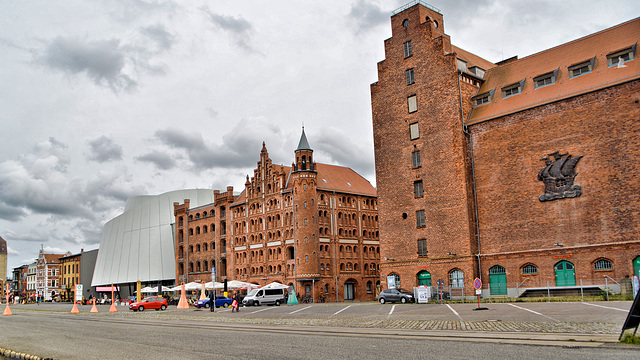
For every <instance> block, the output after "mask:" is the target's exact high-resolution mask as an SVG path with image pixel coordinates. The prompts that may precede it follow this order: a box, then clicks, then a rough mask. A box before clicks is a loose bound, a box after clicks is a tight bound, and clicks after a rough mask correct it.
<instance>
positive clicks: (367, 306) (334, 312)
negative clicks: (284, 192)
mask: <svg viewBox="0 0 640 360" xmlns="http://www.w3.org/2000/svg"><path fill="white" fill-rule="evenodd" d="M631 305H632V302H631V301H611V302H551V303H546V302H516V303H495V304H481V306H482V307H486V308H487V310H475V309H476V308H477V304H475V303H466V304H399V303H398V304H384V305H382V304H379V303H375V302H364V303H358V302H354V303H326V304H298V305H294V306H287V305H282V306H256V307H241V308H240V312H239V313H231V309H230V308H226V309H225V308H218V309H216V311H215V312H214V313H211V312H210V311H209V310H208V309H196V308H194V307H191V308H190V309H188V310H178V309H176V308H175V306H169V308H168V309H167V310H166V311H158V312H156V311H153V310H146V311H145V314H146V313H152V314H157V315H160V314H167V315H177V314H180V315H181V316H187V317H188V316H196V317H201V316H216V317H235V318H239V319H246V320H250V319H298V320H308V319H321V320H358V321H387V320H410V321H423V322H424V321H440V322H456V321H457V322H495V321H501V322H538V323H540V322H542V323H608V324H620V325H622V324H623V323H624V321H625V319H626V317H627V313H628V311H629V309H630V307H631ZM72 306H73V305H71V304H68V303H62V304H61V303H46V304H41V305H35V304H29V305H13V306H12V311H13V312H14V313H18V312H20V311H21V309H25V310H29V311H34V310H35V311H38V310H40V311H55V312H61V313H64V312H70V310H71V308H72ZM97 308H98V311H99V313H100V314H102V315H107V314H115V313H109V308H110V306H108V305H103V306H98V307H97ZM78 309H79V310H80V312H81V313H88V312H89V310H90V309H91V306H90V305H80V306H78ZM105 313H106V314H105ZM118 313H119V314H120V315H124V314H123V313H127V314H129V313H130V315H128V316H138V315H142V314H141V313H135V314H134V313H133V312H131V311H130V310H129V309H128V308H127V307H126V306H119V307H118Z"/></svg>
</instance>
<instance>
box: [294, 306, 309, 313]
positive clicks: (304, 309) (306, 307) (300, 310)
mask: <svg viewBox="0 0 640 360" xmlns="http://www.w3.org/2000/svg"><path fill="white" fill-rule="evenodd" d="M310 307H311V306H307V307H304V308H302V309H298V310H296V311H292V312H290V313H289V314H295V313H297V312H298V311H302V310H305V309H308V308H310Z"/></svg>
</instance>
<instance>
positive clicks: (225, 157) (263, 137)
mask: <svg viewBox="0 0 640 360" xmlns="http://www.w3.org/2000/svg"><path fill="white" fill-rule="evenodd" d="M155 136H156V138H157V139H158V140H160V141H161V142H162V143H163V144H165V145H167V146H169V147H171V148H174V149H180V150H183V151H185V152H186V154H187V157H188V159H189V161H190V162H191V164H192V165H193V168H194V170H203V169H211V168H214V167H221V168H226V169H244V168H248V167H251V166H254V165H255V162H256V160H257V157H258V156H259V152H260V146H261V144H262V142H263V141H265V142H266V143H267V145H270V146H269V151H270V155H271V158H272V159H273V160H274V161H278V160H277V159H278V158H286V159H287V161H290V159H291V158H292V156H293V155H289V156H287V155H285V154H287V152H283V151H282V144H283V142H282V139H283V138H285V135H284V134H283V133H282V131H281V130H280V128H279V127H278V126H277V125H275V124H271V123H269V122H267V121H265V120H264V119H251V120H242V121H240V122H239V123H238V124H237V125H236V127H235V128H234V129H232V130H231V131H230V132H229V133H228V134H226V135H224V136H223V137H222V139H223V140H222V141H223V142H222V143H221V144H205V142H204V139H203V138H202V136H201V135H200V134H199V133H191V134H189V133H186V132H184V131H182V130H180V129H165V130H159V131H157V132H156V134H155ZM291 151H293V150H291ZM291 154H292V153H291Z"/></svg>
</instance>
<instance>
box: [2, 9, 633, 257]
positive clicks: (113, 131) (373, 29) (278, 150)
mask: <svg viewBox="0 0 640 360" xmlns="http://www.w3.org/2000/svg"><path fill="white" fill-rule="evenodd" d="M407 2H408V1H407V0H400V1H397V0H322V1H318V0H315V1H309V0H296V1H281V0H271V1H260V0H247V1H236V0H215V1H198V0H189V1H169V0H166V1H165V0H130V1H121V0H99V1H97V0H96V1H89V0H77V1H73V0H61V1H55V2H51V1H49V0H42V1H35V0H34V1H13V0H0V126H1V131H0V236H2V237H3V238H4V239H5V240H7V242H8V247H9V269H11V268H13V267H15V266H19V265H21V264H25V263H28V262H30V261H31V260H32V259H34V258H35V257H36V256H37V254H38V249H39V248H40V247H41V246H44V248H45V250H48V251H56V252H61V253H63V252H66V251H72V252H74V253H75V252H79V251H80V249H81V248H84V249H87V250H88V249H94V248H97V247H98V244H99V242H100V236H101V230H102V226H103V224H104V223H105V222H106V221H108V220H110V219H111V218H113V217H115V216H117V215H118V214H119V213H121V212H122V209H123V206H124V203H125V201H126V199H127V198H128V197H130V196H133V195H142V194H160V193H164V192H167V191H172V190H177V189H184V188H212V189H223V190H224V189H226V186H227V185H232V186H234V187H235V188H236V190H241V189H242V187H243V186H244V179H245V176H246V175H247V174H252V169H253V168H254V167H255V165H256V162H257V161H258V157H259V153H260V149H261V145H262V142H263V141H264V142H266V145H267V148H268V150H269V153H270V155H271V158H272V159H273V160H274V162H275V163H281V164H290V163H291V162H292V160H293V150H294V149H295V146H296V145H297V141H298V140H299V137H300V132H301V127H302V126H303V125H304V126H305V132H306V134H307V137H308V139H309V142H310V145H311V147H312V148H314V150H315V156H316V161H319V162H324V163H332V164H339V165H343V166H348V167H351V168H353V169H354V170H356V171H358V172H359V173H360V174H362V175H363V176H364V177H366V178H367V179H369V180H370V181H371V182H372V184H375V174H374V156H373V134H372V125H371V105H370V95H369V85H370V84H371V83H373V82H375V81H376V80H377V73H376V63H377V62H378V61H380V60H383V58H384V47H383V41H384V40H385V39H387V38H389V37H390V36H391V29H390V19H389V17H390V15H391V13H392V11H393V10H394V9H396V8H398V7H399V6H402V5H404V4H406V3H407ZM430 3H431V4H432V5H433V6H435V7H437V8H439V9H441V10H442V12H443V14H444V16H445V24H444V25H445V32H446V33H447V34H449V35H450V36H451V38H452V43H454V44H455V45H457V46H459V47H461V48H463V49H466V50H468V51H471V52H473V53H476V54H478V55H480V56H482V57H484V58H486V59H487V60H489V61H493V62H496V61H500V60H502V59H505V58H508V57H511V56H514V55H518V56H519V57H524V56H526V55H530V54H532V53H535V52H538V51H541V50H544V49H546V48H549V47H552V46H555V45H559V44H561V43H563V42H567V41H570V40H573V39H575V38H578V37H581V36H584V35H587V34H590V33H593V32H595V31H599V30H602V29H604V28H607V27H610V26H613V25H616V24H618V23H621V22H624V21H626V20H629V19H632V18H634V17H637V16H639V15H640V7H638V6H637V0H625V1H622V0H620V1H601V0H582V1H555V0H546V1H544V0H528V1H520V0H510V1H497V0H495V1H492V0H473V1H470V0H464V1H454V0H432V1H431V2H430Z"/></svg>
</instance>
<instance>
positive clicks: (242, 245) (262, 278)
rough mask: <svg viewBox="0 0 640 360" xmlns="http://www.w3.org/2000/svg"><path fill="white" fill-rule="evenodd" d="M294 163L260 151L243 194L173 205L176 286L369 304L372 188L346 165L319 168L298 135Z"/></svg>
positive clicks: (374, 274)
mask: <svg viewBox="0 0 640 360" xmlns="http://www.w3.org/2000/svg"><path fill="white" fill-rule="evenodd" d="M294 153H295V161H294V162H293V164H292V165H291V166H285V165H278V164H273V162H272V160H271V158H270V157H269V153H268V151H267V148H266V146H265V144H264V143H263V145H262V150H261V151H260V157H259V161H258V162H257V167H256V168H255V169H254V171H253V176H252V177H251V178H249V176H247V180H246V182H245V184H244V185H245V186H244V189H243V191H242V192H241V193H240V194H239V195H235V194H234V193H233V187H231V186H229V187H227V191H226V192H224V193H221V192H219V191H214V197H215V202H214V203H212V204H207V205H202V206H197V207H195V206H194V207H192V205H191V204H190V202H189V201H188V200H185V202H184V203H183V204H179V203H176V204H174V208H175V217H176V220H175V221H176V227H175V230H176V236H175V239H176V245H175V247H176V282H181V281H184V282H188V281H197V280H200V281H211V268H215V271H216V280H217V281H222V280H224V279H227V280H242V281H247V282H251V283H257V284H260V285H265V284H267V283H270V282H273V281H278V282H280V283H284V284H286V285H290V286H292V287H293V288H295V291H296V292H297V293H298V294H299V295H300V296H304V297H308V298H310V299H314V301H319V300H320V301H321V300H325V301H345V300H355V299H357V300H373V299H375V296H376V288H377V286H379V285H380V283H379V272H378V260H379V256H380V252H379V241H378V214H377V199H376V191H375V188H374V187H373V186H372V185H371V184H370V183H369V181H367V180H366V179H364V178H363V177H362V176H360V175H359V174H357V173H356V172H355V171H353V170H352V169H350V168H348V167H343V166H336V165H328V164H322V163H316V162H315V161H314V158H313V149H312V148H311V147H310V146H309V142H308V140H307V137H306V135H305V133H304V130H303V132H302V135H301V137H300V141H299V144H298V147H297V149H296V150H295V152H294Z"/></svg>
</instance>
